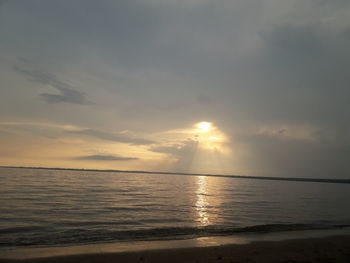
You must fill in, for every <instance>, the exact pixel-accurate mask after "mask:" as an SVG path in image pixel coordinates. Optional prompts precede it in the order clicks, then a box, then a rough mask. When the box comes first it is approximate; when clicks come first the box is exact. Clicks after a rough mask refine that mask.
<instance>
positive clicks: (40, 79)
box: [13, 59, 90, 104]
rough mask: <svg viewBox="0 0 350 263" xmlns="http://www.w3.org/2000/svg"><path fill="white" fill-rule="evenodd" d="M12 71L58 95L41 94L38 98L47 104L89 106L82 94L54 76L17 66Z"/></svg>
mask: <svg viewBox="0 0 350 263" xmlns="http://www.w3.org/2000/svg"><path fill="white" fill-rule="evenodd" d="M22 61H23V59H22ZM13 69H14V70H15V71H17V72H18V73H20V74H22V75H24V76H26V77H27V78H29V79H30V80H31V81H34V82H37V83H40V84H43V85H48V86H50V87H52V88H54V89H56V90H57V91H58V92H59V93H60V94H51V93H41V94H40V96H41V97H42V98H43V99H44V100H45V101H46V102H48V103H60V102H66V103H72V104H90V102H89V101H88V100H87V99H86V97H85V94H84V93H82V92H79V91H77V90H75V89H74V87H73V86H71V85H70V84H68V83H66V82H63V81H61V80H59V79H58V78H57V77H56V76H55V75H54V74H50V73H48V72H45V71H42V70H37V69H27V68H24V67H22V66H19V65H15V66H14V67H13Z"/></svg>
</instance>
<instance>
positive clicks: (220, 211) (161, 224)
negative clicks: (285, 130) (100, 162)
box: [0, 168, 350, 249]
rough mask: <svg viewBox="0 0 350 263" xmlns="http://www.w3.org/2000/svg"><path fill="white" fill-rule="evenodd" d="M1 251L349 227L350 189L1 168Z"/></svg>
mask: <svg viewBox="0 0 350 263" xmlns="http://www.w3.org/2000/svg"><path fill="white" fill-rule="evenodd" d="M0 182H1V184H0V197H1V198H0V249H8V248H23V247H29V248H30V247H50V246H70V245H84V244H95V243H108V242H128V241H140V240H142V241H147V240H176V239H190V238H197V237H208V236H227V235H235V234H242V233H261V232H263V233H267V232H276V231H290V230H309V229H332V228H338V229H339V228H343V227H347V226H349V225H350V209H349V207H350V206H349V200H350V184H342V183H325V182H293V181H276V180H256V179H247V178H225V177H215V176H199V175H197V176H189V175H183V174H182V175H181V174H179V175H176V174H142V173H141V174H137V173H123V172H111V171H109V172H99V171H85V170H77V171H74V170H55V169H24V168H0Z"/></svg>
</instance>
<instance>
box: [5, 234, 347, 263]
mask: <svg viewBox="0 0 350 263" xmlns="http://www.w3.org/2000/svg"><path fill="white" fill-rule="evenodd" d="M0 262H1V263H2V262H25V263H29V262H42V263H44V262H48V263H49V262H50V263H53V262H65V263H66V262H67V263H70V262H71V263H78V262H84V263H92V262H101V263H103V262H105V263H107V262H125V263H129V262H138V263H140V262H145V263H148V262H156V263H158V262H159V263H160V262H162V263H163V262H164V263H167V262H168V263H173V262H174V263H175V262H192V263H195V262H196V263H200V262H203V263H205V262H207V263H209V262H216V263H217V262H223V263H229V262H232V263H233V262H241V263H244V262H249V263H253V262H261V263H264V262H272V263H275V262H276V263H277V262H284V263H293V262H294V263H295V262H300V263H301V262H303V263H306V262H321V263H322V262H325V263H326V262H327V263H332V262H337V263H338V262H339V263H342V262H347V263H350V236H333V237H324V238H308V239H297V240H286V241H259V242H252V243H249V244H241V245H238V244H235V245H224V246H215V247H197V248H179V249H161V250H148V251H138V252H123V253H96V254H80V255H68V256H57V257H47V258H39V259H26V260H6V259H2V260H1V259H0Z"/></svg>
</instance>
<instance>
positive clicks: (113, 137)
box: [69, 129, 155, 145]
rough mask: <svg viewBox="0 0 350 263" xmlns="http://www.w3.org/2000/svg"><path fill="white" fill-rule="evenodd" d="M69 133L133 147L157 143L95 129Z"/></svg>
mask: <svg viewBox="0 0 350 263" xmlns="http://www.w3.org/2000/svg"><path fill="white" fill-rule="evenodd" d="M69 133H73V134H81V135H87V136H92V137H95V138H98V139H101V140H107V141H114V142H122V143H128V144H133V145H148V144H153V143H155V141H152V140H147V139H143V138H135V137H131V136H128V135H125V134H116V133H110V132H104V131H100V130H94V129H84V130H78V131H69Z"/></svg>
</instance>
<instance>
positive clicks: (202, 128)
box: [195, 121, 213, 133]
mask: <svg viewBox="0 0 350 263" xmlns="http://www.w3.org/2000/svg"><path fill="white" fill-rule="evenodd" d="M195 126H196V127H197V128H198V131H199V132H201V133H207V132H209V131H210V129H211V128H212V126H213V125H212V124H211V123H210V122H207V121H202V122H198V123H197V124H196V125H195Z"/></svg>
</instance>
